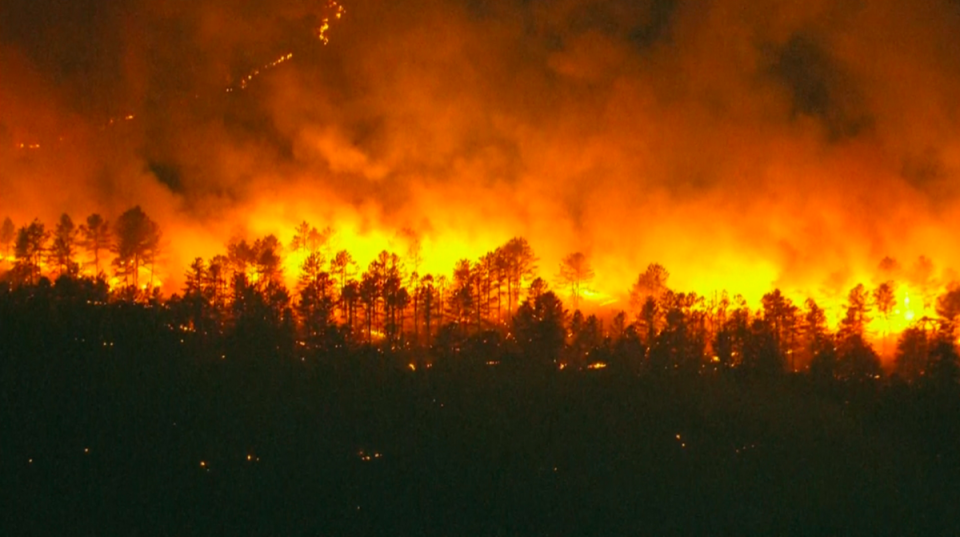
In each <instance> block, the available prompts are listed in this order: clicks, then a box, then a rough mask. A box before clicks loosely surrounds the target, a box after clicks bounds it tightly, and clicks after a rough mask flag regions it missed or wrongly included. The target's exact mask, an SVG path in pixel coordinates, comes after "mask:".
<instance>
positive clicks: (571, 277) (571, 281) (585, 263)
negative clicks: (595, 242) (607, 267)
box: [558, 252, 596, 309]
mask: <svg viewBox="0 0 960 537" xmlns="http://www.w3.org/2000/svg"><path fill="white" fill-rule="evenodd" d="M595 275H596V273H595V272H594V271H593V267H591V266H590V260H589V259H588V258H587V256H586V255H584V254H583V253H582V252H574V253H572V254H569V255H567V256H566V257H564V258H563V260H561V261H560V274H559V276H558V279H559V280H560V283H561V285H563V286H564V287H566V288H567V289H569V291H570V299H571V301H572V302H573V309H579V308H580V297H581V296H582V293H583V286H584V285H586V284H587V283H589V282H590V281H592V280H593V278H594V276H595Z"/></svg>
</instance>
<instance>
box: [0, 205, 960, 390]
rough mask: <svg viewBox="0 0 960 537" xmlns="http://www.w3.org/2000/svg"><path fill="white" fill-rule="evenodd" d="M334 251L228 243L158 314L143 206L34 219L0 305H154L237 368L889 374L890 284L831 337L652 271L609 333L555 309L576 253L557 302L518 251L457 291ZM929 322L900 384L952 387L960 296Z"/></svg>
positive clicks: (785, 305)
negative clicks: (63, 301)
mask: <svg viewBox="0 0 960 537" xmlns="http://www.w3.org/2000/svg"><path fill="white" fill-rule="evenodd" d="M335 235H336V232H335V230H333V229H331V228H329V227H328V228H325V229H323V230H318V229H317V228H315V227H313V226H311V225H310V224H308V223H307V222H303V223H302V224H300V225H299V226H297V228H296V229H295V234H294V237H293V239H292V241H291V243H290V244H289V245H288V246H287V247H284V245H283V244H281V242H280V241H279V240H278V239H277V238H276V237H275V236H274V235H267V236H265V237H261V238H258V239H256V240H254V241H252V242H248V241H247V240H245V239H239V238H238V239H233V240H231V241H230V242H229V243H228V244H227V245H226V251H225V252H224V253H223V254H220V255H216V256H214V257H212V258H210V259H203V258H196V259H195V260H194V261H193V262H192V263H191V264H190V266H189V267H188V268H187V270H186V273H185V284H184V287H183V290H182V293H178V294H174V295H173V296H171V297H169V298H165V297H162V296H161V295H160V294H159V291H158V289H157V288H155V287H154V267H155V265H156V263H157V259H158V256H159V255H160V253H161V233H160V229H159V226H158V225H157V224H156V223H155V222H154V221H153V220H151V219H150V218H149V217H148V216H147V215H146V214H145V213H144V212H143V211H142V209H141V208H140V207H139V206H137V207H133V208H131V209H130V210H128V211H126V212H124V213H123V214H121V215H120V216H119V217H118V218H117V220H116V221H115V222H113V223H109V222H107V221H106V220H105V219H103V218H102V217H101V216H100V215H98V214H92V215H90V216H89V217H88V218H87V219H86V220H85V222H84V223H83V224H82V225H80V226H75V225H74V223H73V221H72V220H71V218H70V217H69V216H68V215H66V214H64V215H63V216H62V217H61V218H60V220H59V221H58V223H57V225H56V226H55V228H54V230H53V231H52V232H50V231H48V230H47V229H46V227H45V225H44V224H43V223H42V222H40V221H38V220H34V221H33V222H31V223H30V224H28V225H25V226H22V227H20V228H19V229H16V228H15V226H14V225H13V223H12V222H11V221H10V219H9V218H7V219H5V220H4V222H3V225H2V227H0V248H2V251H4V252H6V253H7V259H8V261H9V262H8V263H7V267H8V269H7V270H6V271H5V273H4V274H3V282H4V284H5V286H6V291H5V294H4V295H3V296H4V299H6V300H9V299H10V296H12V295H11V293H14V292H16V293H17V294H23V293H27V294H30V293H33V292H39V291H38V290H39V289H41V288H43V286H50V285H51V284H50V279H53V280H55V281H56V287H57V288H63V289H75V290H77V291H78V292H80V290H83V292H84V293H87V295H86V297H85V298H86V299H87V301H88V302H89V303H91V304H96V305H101V306H103V307H107V308H110V307H115V306H117V305H120V304H134V303H136V304H145V305H149V306H151V307H153V308H154V311H155V312H156V316H157V318H158V319H162V324H163V325H164V326H166V327H167V329H168V330H172V331H175V332H177V333H178V334H180V335H181V336H182V339H183V340H184V344H190V345H195V346H198V347H199V348H201V349H204V350H205V351H206V352H210V353H215V354H219V355H222V356H227V355H229V354H236V352H238V351H242V352H243V353H244V354H251V353H252V354H272V355H277V356H287V357H298V358H300V359H302V360H314V359H318V358H325V357H329V356H333V355H345V354H348V353H350V352H353V351H356V350H358V349H366V350H367V351H369V350H373V351H376V352H378V353H381V354H384V353H387V354H390V355H391V356H394V357H395V358H396V360H397V362H398V363H400V364H401V365H403V364H406V365H407V366H408V367H412V368H417V367H432V366H434V365H448V364H450V363H456V361H457V360H458V357H461V358H460V359H461V361H464V362H470V360H473V361H478V362H482V363H483V364H484V365H490V366H494V365H509V364H517V365H524V366H530V367H545V368H558V369H566V368H571V369H573V370H583V369H596V368H607V367H609V368H612V369H616V370H623V371H633V372H643V371H646V372H666V371H673V372H678V373H700V374H703V373H719V372H723V371H736V372H738V373H740V374H745V375H776V374H781V373H784V372H791V371H792V372H797V371H809V374H810V375H812V376H813V377H815V378H818V379H822V380H827V379H838V380H842V381H850V382H873V381H875V380H877V379H880V378H881V376H882V374H883V371H882V370H881V367H880V360H879V357H878V354H877V352H876V351H875V349H874V348H873V346H872V345H871V343H870V342H869V341H868V338H867V337H866V333H865V332H866V326H867V324H868V323H869V322H870V321H871V318H872V315H873V314H874V311H876V313H878V314H879V315H880V316H881V317H883V318H885V319H889V316H890V314H891V312H892V311H893V309H894V307H895V304H896V301H895V298H894V282H893V281H887V282H884V283H882V284H880V285H879V286H878V287H877V288H876V289H873V290H870V289H867V288H866V287H865V286H863V285H862V284H861V285H857V286H856V287H854V288H853V289H851V290H850V292H849V294H848V295H847V299H846V303H845V311H846V314H845V315H844V317H843V319H842V321H841V322H840V325H839V327H838V328H837V330H836V331H832V330H831V329H830V327H829V326H828V324H827V319H826V315H825V313H824V310H823V309H822V308H821V307H820V306H819V305H818V304H817V303H816V302H815V301H814V300H812V299H808V300H807V301H806V302H805V303H804V304H803V305H802V306H798V305H796V304H794V303H793V302H792V301H791V300H790V299H789V298H788V297H786V296H784V295H783V294H782V293H781V292H780V290H778V289H777V290H774V291H772V292H770V293H768V294H766V295H764V297H763V299H762V301H761V307H760V309H758V310H752V309H751V308H750V307H748V305H747V304H746V302H745V301H744V300H743V298H742V297H740V296H733V297H730V296H729V295H728V294H727V293H726V292H723V293H717V294H715V295H714V296H712V297H704V296H700V295H697V294H696V293H685V292H679V291H676V290H673V289H671V288H670V287H669V286H668V280H669V272H668V271H667V270H666V269H665V268H664V267H663V266H661V265H659V264H655V263H654V264H651V265H649V266H648V267H647V268H646V269H645V270H644V271H643V272H641V273H640V274H639V275H638V277H637V280H636V282H635V283H634V284H633V286H632V288H631V289H630V293H629V297H630V301H629V304H630V310H629V312H628V311H622V312H620V313H619V314H618V315H616V316H615V317H614V318H613V319H612V320H611V321H610V322H609V323H604V322H603V321H602V320H601V319H599V318H598V317H597V316H596V315H585V314H584V313H582V312H581V311H580V310H579V309H575V310H574V311H573V312H572V313H571V312H570V311H569V310H567V309H566V308H565V307H564V303H563V301H562V300H561V295H565V296H568V297H569V299H570V302H571V303H572V304H574V305H578V304H579V303H580V302H581V300H583V298H584V295H585V293H588V292H589V285H590V283H591V281H592V280H593V278H594V277H595V273H594V271H593V269H592V267H591V266H590V262H589V258H588V257H587V256H586V255H584V254H583V253H581V252H575V253H572V254H570V255H568V256H566V257H565V258H564V259H563V260H562V262H561V263H560V266H559V268H558V272H557V275H556V277H555V283H556V286H557V289H558V290H559V291H554V290H551V288H550V285H549V284H548V283H547V282H546V280H544V279H543V278H541V277H539V276H538V274H537V273H538V261H539V260H538V258H537V256H536V254H535V253H534V251H533V249H532V247H531V246H530V244H529V243H528V242H527V241H526V240H525V239H523V238H520V237H517V238H513V239H511V240H509V241H507V242H506V243H505V244H503V245H502V246H500V247H498V248H496V249H495V250H493V251H491V252H488V253H486V254H484V255H482V256H480V258H478V259H476V260H470V259H462V260H460V261H458V262H457V263H456V265H455V266H454V267H453V271H452V274H451V275H450V276H449V277H448V276H446V275H439V274H438V275H434V274H420V273H419V267H420V264H421V259H420V246H419V242H418V241H417V240H416V238H415V237H407V238H408V239H410V240H409V241H408V242H409V246H408V248H407V250H406V252H404V253H403V255H399V254H397V253H392V252H387V251H383V252H381V253H380V254H379V255H378V256H377V257H376V258H375V259H374V260H373V261H371V262H370V264H369V265H368V266H367V267H366V269H365V270H361V267H358V266H357V263H356V262H355V261H354V259H353V257H352V255H351V254H350V252H348V251H347V250H338V251H334V248H333V244H334V242H335ZM11 245H12V250H13V255H12V256H11V255H10V251H11ZM81 252H83V254H84V255H81ZM287 257H289V258H291V259H297V260H298V263H297V264H298V265H299V267H298V272H297V274H296V285H295V287H294V288H293V289H290V288H288V287H287V286H286V284H285V283H284V282H285V281H287V280H286V276H287V275H286V274H284V270H285V266H289V265H287V264H285V258H287ZM107 258H110V259H111V261H110V267H111V269H112V270H111V271H110V272H109V273H108V272H107V271H106V270H105V266H106V261H107ZM81 259H83V261H81ZM921 261H924V258H921ZM926 263H927V264H929V262H926ZM893 264H895V262H894V261H892V260H890V259H889V258H888V259H885V260H884V261H883V262H882V263H881V269H883V270H886V271H888V272H889V271H891V270H892V268H891V267H892V266H893ZM924 266H926V265H924ZM921 268H922V267H921ZM929 270H930V269H929V267H928V269H927V272H929ZM108 282H109V284H110V285H107V283H108ZM936 311H937V313H938V317H937V318H936V319H930V318H922V319H919V320H917V321H916V322H915V323H914V324H913V325H912V326H911V327H910V328H908V329H907V330H905V331H904V332H903V333H902V334H901V335H900V336H899V340H898V341H897V343H896V353H895V354H896V359H895V368H894V373H895V375H896V379H897V380H902V381H907V382H916V381H922V382H926V383H931V384H936V385H939V386H954V385H956V383H957V380H958V377H960V366H958V362H960V358H958V354H957V349H956V344H955V343H956V341H957V335H958V334H957V322H958V319H960V287H951V288H950V289H949V290H948V291H947V292H946V293H945V294H944V295H943V296H941V297H939V298H938V299H937V308H936ZM605 324H606V325H605ZM478 349H483V352H482V353H479V354H478V353H477V352H475V351H477V350H478ZM468 351H470V352H468ZM444 362H445V363H444Z"/></svg>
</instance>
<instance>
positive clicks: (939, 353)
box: [927, 332, 960, 391]
mask: <svg viewBox="0 0 960 537" xmlns="http://www.w3.org/2000/svg"><path fill="white" fill-rule="evenodd" d="M927 378H928V379H929V380H928V382H929V383H930V384H931V385H932V386H934V387H936V388H939V389H945V390H951V391H952V390H956V389H957V381H958V380H960V356H958V354H957V347H956V345H954V343H953V338H952V336H951V335H949V334H947V333H942V332H941V333H940V334H938V335H937V337H936V339H935V340H934V343H933V346H932V347H931V349H930V355H929V358H928V364H927Z"/></svg>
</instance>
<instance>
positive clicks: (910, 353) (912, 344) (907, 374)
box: [894, 325, 929, 381]
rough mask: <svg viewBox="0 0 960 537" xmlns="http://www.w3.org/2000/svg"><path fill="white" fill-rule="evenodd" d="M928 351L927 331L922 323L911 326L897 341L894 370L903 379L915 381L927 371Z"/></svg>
mask: <svg viewBox="0 0 960 537" xmlns="http://www.w3.org/2000/svg"><path fill="white" fill-rule="evenodd" d="M928 353H929V341H928V338H927V331H926V330H924V328H923V327H922V326H920V325H914V326H910V327H908V328H907V329H906V330H904V331H903V332H902V333H901V334H900V338H899V340H898V341H897V353H896V357H895V359H894V370H895V371H896V373H897V374H898V375H900V377H901V378H902V379H904V380H907V381H915V380H917V379H919V378H920V377H922V376H923V374H924V372H925V371H926V368H927V355H928Z"/></svg>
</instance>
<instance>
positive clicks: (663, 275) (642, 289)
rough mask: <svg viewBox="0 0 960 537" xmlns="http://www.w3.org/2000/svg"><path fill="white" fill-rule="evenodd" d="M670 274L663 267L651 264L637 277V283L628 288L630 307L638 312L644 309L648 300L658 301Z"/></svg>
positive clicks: (665, 287) (665, 289)
mask: <svg viewBox="0 0 960 537" xmlns="http://www.w3.org/2000/svg"><path fill="white" fill-rule="evenodd" d="M669 277H670V273H669V272H667V269H665V268H663V265H660V264H659V263H651V264H650V265H647V269H646V270H644V271H643V272H641V273H640V275H639V276H637V281H636V282H635V283H634V284H633V287H631V288H630V307H631V308H633V310H634V311H638V310H640V309H641V308H643V307H644V305H645V304H646V302H647V299H648V298H653V299H654V301H658V300H660V297H661V296H663V293H665V292H666V291H667V279H668V278H669Z"/></svg>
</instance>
